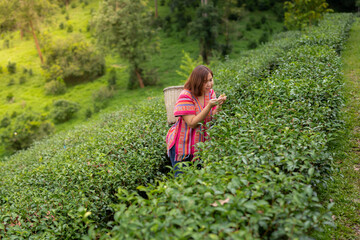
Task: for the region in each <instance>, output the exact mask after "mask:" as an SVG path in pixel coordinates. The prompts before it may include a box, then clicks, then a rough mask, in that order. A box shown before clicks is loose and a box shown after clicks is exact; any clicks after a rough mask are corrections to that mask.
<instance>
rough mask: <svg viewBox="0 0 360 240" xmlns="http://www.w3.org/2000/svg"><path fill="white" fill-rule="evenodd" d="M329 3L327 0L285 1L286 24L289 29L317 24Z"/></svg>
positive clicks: (326, 10)
mask: <svg viewBox="0 0 360 240" xmlns="http://www.w3.org/2000/svg"><path fill="white" fill-rule="evenodd" d="M328 6H329V4H328V3H327V2H326V0H292V1H286V2H285V3H284V7H285V26H286V27H287V28H288V29H302V28H304V27H306V26H311V25H313V24H315V23H316V22H317V21H318V20H319V19H321V18H322V16H323V14H324V13H326V12H332V10H331V9H328Z"/></svg>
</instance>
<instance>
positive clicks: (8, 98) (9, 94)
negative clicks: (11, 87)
mask: <svg viewBox="0 0 360 240" xmlns="http://www.w3.org/2000/svg"><path fill="white" fill-rule="evenodd" d="M13 100H14V94H13V93H11V92H10V93H8V94H7V95H6V101H8V102H10V101H13Z"/></svg>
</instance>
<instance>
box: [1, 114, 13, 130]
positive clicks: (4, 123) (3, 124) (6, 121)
mask: <svg viewBox="0 0 360 240" xmlns="http://www.w3.org/2000/svg"><path fill="white" fill-rule="evenodd" d="M10 123H11V119H10V118H9V117H8V116H5V117H3V119H1V122H0V128H6V127H7V126H9V125H10Z"/></svg>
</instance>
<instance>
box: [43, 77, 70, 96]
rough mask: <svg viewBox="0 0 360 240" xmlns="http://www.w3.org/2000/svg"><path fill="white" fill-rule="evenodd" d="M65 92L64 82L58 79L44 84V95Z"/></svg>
mask: <svg viewBox="0 0 360 240" xmlns="http://www.w3.org/2000/svg"><path fill="white" fill-rule="evenodd" d="M65 92H66V85H65V83H64V80H62V79H61V78H60V77H59V78H58V79H56V80H51V81H50V82H47V83H46V84H45V94H47V95H59V94H64V93H65Z"/></svg>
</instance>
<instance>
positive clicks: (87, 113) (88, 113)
mask: <svg viewBox="0 0 360 240" xmlns="http://www.w3.org/2000/svg"><path fill="white" fill-rule="evenodd" d="M91 116H92V111H91V109H90V108H88V109H86V111H85V117H86V118H87V119H88V118H91Z"/></svg>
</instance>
